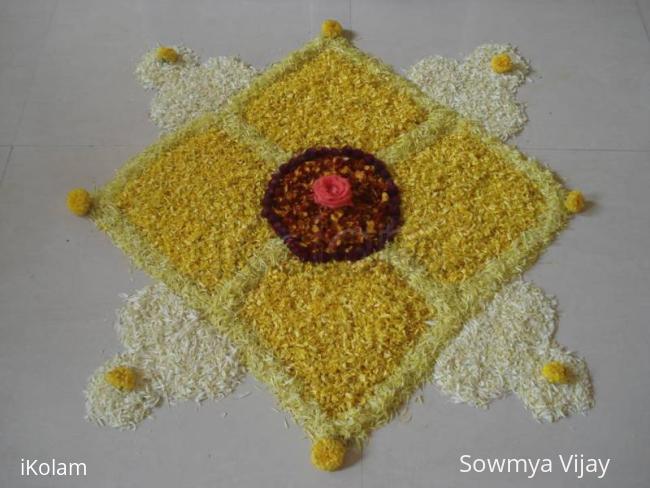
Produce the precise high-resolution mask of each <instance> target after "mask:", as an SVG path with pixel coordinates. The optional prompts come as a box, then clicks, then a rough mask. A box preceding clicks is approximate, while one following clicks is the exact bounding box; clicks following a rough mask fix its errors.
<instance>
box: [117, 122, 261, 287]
mask: <svg viewBox="0 0 650 488" xmlns="http://www.w3.org/2000/svg"><path fill="white" fill-rule="evenodd" d="M272 171H273V165H272V164H271V163H266V162H263V161H259V160H258V158H256V157H255V155H254V154H253V153H252V152H251V151H250V150H248V149H247V148H245V147H243V146H241V145H240V144H238V143H237V142H235V141H234V140H232V139H231V138H230V137H229V136H227V135H226V134H225V133H224V132H222V131H220V130H218V129H210V130H208V131H206V132H203V133H200V134H196V135H193V136H191V137H189V138H187V140H184V141H183V142H182V143H181V144H179V145H177V146H175V147H174V148H172V149H171V150H169V151H166V152H165V153H164V154H163V155H162V156H161V157H159V158H158V159H157V160H156V161H153V162H152V163H151V164H149V165H148V166H147V167H146V169H145V170H144V171H143V172H142V174H140V175H139V176H138V177H137V178H134V179H132V180H130V181H129V183H128V184H127V185H126V187H125V188H124V190H123V191H122V192H121V194H120V196H119V199H118V206H119V207H120V209H121V210H122V211H123V212H124V214H125V215H126V217H127V218H128V220H129V221H130V222H131V223H132V224H134V225H135V226H136V227H138V229H139V230H140V231H141V232H142V233H143V235H144V236H145V238H146V239H147V240H148V242H149V243H150V244H151V245H152V246H153V247H154V248H156V249H158V250H159V251H160V252H161V253H162V254H164V255H165V256H166V257H167V258H169V260H170V261H171V263H172V264H173V265H174V267H176V268H177V270H178V271H179V272H181V273H183V274H185V275H186V276H188V277H191V278H193V279H195V280H197V281H198V283H200V284H201V285H202V286H203V287H205V288H208V289H211V290H214V289H216V287H217V286H218V285H219V284H220V283H221V282H222V281H223V280H224V279H228V278H229V277H231V276H232V275H233V274H234V273H235V272H236V271H237V270H238V269H239V268H240V267H241V266H242V263H245V262H246V261H247V260H248V259H249V258H250V257H251V256H252V255H253V254H255V252H256V251H257V250H258V249H259V248H260V247H261V246H262V245H263V243H264V242H266V241H267V240H268V239H269V238H270V237H271V236H272V232H271V231H270V229H269V227H268V225H267V224H266V222H264V221H262V219H261V217H260V216H259V202H260V200H261V198H262V195H263V192H264V188H265V186H266V182H267V179H268V176H269V175H270V174H271V172H272Z"/></svg>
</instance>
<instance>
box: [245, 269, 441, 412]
mask: <svg viewBox="0 0 650 488" xmlns="http://www.w3.org/2000/svg"><path fill="white" fill-rule="evenodd" d="M242 314H243V316H244V317H246V319H247V320H248V321H249V323H250V326H251V327H254V328H255V330H256V332H257V334H258V335H259V336H260V339H261V341H262V343H264V344H265V345H266V346H268V347H269V348H270V349H271V350H272V351H273V354H274V355H275V356H276V358H277V359H278V360H279V361H280V362H282V363H283V364H284V366H285V367H286V368H287V369H288V370H289V372H290V374H292V375H294V376H295V377H297V378H298V379H299V380H300V381H301V382H302V385H303V395H304V396H305V397H306V398H309V399H315V400H316V401H317V402H318V403H319V404H320V406H321V408H322V409H323V410H324V411H325V412H326V413H327V414H328V415H330V416H332V417H336V416H337V415H340V414H344V413H345V412H346V411H347V410H349V409H350V408H352V407H355V406H359V405H363V404H364V402H365V401H366V400H367V399H368V396H369V394H371V393H372V391H373V388H374V387H375V386H376V385H378V384H379V383H381V382H382V381H383V380H384V379H386V378H387V377H388V376H389V375H390V374H391V373H392V372H394V371H395V369H396V368H397V367H398V366H399V363H400V361H401V359H402V357H403V355H404V354H405V353H406V352H407V350H409V349H410V348H411V347H412V346H413V344H414V343H415V342H416V341H417V339H418V337H419V336H420V335H421V334H422V333H423V332H424V331H425V329H426V327H427V325H426V324H425V320H428V319H430V318H431V313H430V311H429V310H428V308H427V306H426V305H425V303H424V300H423V299H422V298H421V297H420V296H419V295H417V294H416V292H414V291H413V289H412V288H410V287H409V286H408V285H407V284H406V283H405V282H404V281H403V280H402V279H401V278H400V277H399V276H398V275H397V273H396V272H395V271H394V270H393V268H392V267H391V266H390V265H389V264H387V263H385V262H383V261H380V260H379V259H376V258H367V259H365V260H362V261H358V262H356V263H340V262H339V263H329V264H318V265H311V264H307V265H305V264H302V263H300V262H298V261H297V260H289V261H286V262H285V263H284V264H283V265H281V266H279V267H277V268H275V269H272V270H270V271H269V272H268V273H267V274H266V276H265V277H264V278H263V279H262V280H261V282H260V284H259V286H258V287H257V289H255V290H253V291H252V292H251V293H250V295H249V296H248V298H247V300H246V302H245V305H244V307H243V309H242Z"/></svg>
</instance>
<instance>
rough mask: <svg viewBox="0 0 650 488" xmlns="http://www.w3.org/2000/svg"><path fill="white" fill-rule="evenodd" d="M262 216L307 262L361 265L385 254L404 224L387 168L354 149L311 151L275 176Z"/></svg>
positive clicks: (393, 183)
mask: <svg viewBox="0 0 650 488" xmlns="http://www.w3.org/2000/svg"><path fill="white" fill-rule="evenodd" d="M262 207H263V210H262V216H263V217H265V218H266V219H267V220H268V222H269V224H270V225H271V227H272V228H273V230H275V232H276V234H277V235H278V236H279V237H280V238H282V239H283V240H284V242H285V243H286V245H287V247H288V248H289V249H290V250H291V252H293V253H294V254H295V255H296V256H298V258H300V259H301V260H303V261H310V262H314V263H324V262H328V261H357V260H359V259H361V258H364V257H366V256H368V255H369V254H372V253H373V252H375V251H378V250H380V249H383V247H384V246H385V245H386V243H387V242H388V241H390V240H392V239H393V237H394V236H395V234H396V232H397V229H398V227H399V225H400V196H399V190H398V188H397V185H395V182H394V181H393V179H392V178H391V176H390V173H389V172H388V169H387V168H386V165H385V164H384V163H382V162H381V161H380V160H378V159H377V158H375V157H374V156H373V155H372V154H368V153H365V152H363V151H361V150H358V149H352V148H347V147H346V148H342V149H334V148H316V149H308V150H306V151H305V152H303V153H302V154H299V155H297V156H295V157H293V158H292V159H291V160H289V161H288V162H287V163H285V164H283V165H282V166H280V167H279V168H278V170H277V171H276V172H275V173H274V174H273V176H272V177H271V180H270V181H269V184H268V187H267V189H266V193H265V195H264V198H263V200H262Z"/></svg>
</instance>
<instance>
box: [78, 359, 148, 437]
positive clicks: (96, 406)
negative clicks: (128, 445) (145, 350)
mask: <svg viewBox="0 0 650 488" xmlns="http://www.w3.org/2000/svg"><path fill="white" fill-rule="evenodd" d="M117 366H128V367H131V368H134V369H135V370H136V372H137V383H136V385H137V386H136V388H135V390H133V391H129V392H124V391H120V390H118V389H117V388H115V387H114V386H112V385H110V384H109V383H108V382H107V381H106V379H105V375H106V373H107V372H108V371H110V370H111V369H113V368H115V367H117ZM84 394H85V396H86V420H88V421H90V422H94V423H96V424H97V425H100V426H108V427H113V428H116V429H135V427H136V426H137V424H139V423H140V422H142V421H143V420H144V419H145V418H147V417H148V416H149V415H151V411H152V409H153V408H154V407H155V406H156V405H158V404H159V403H160V394H159V393H158V392H157V391H156V389H155V388H154V387H153V385H152V382H151V378H150V377H148V376H147V373H146V372H145V371H144V370H143V368H142V358H140V357H139V356H138V355H136V354H118V355H117V356H114V357H113V358H111V359H109V360H108V361H107V362H105V363H104V364H103V365H102V366H100V367H99V368H98V369H97V370H96V371H95V372H94V373H93V375H92V376H91V377H90V379H89V380H88V386H87V387H86V391H85V392H84Z"/></svg>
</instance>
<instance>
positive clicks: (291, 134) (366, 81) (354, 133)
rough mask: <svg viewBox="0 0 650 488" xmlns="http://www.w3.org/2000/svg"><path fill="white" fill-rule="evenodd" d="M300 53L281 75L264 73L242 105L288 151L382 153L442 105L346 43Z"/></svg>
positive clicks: (261, 129)
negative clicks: (330, 149) (322, 148)
mask: <svg viewBox="0 0 650 488" xmlns="http://www.w3.org/2000/svg"><path fill="white" fill-rule="evenodd" d="M300 55H301V59H300V61H301V62H300V63H299V65H296V63H292V64H291V65H290V66H287V69H286V70H284V71H282V73H281V75H280V76H278V75H277V73H276V71H277V68H276V70H275V71H270V73H269V74H268V75H267V76H266V77H265V76H264V75H263V76H262V78H261V79H260V80H258V83H257V84H256V85H254V87H253V88H252V89H251V90H250V91H249V92H247V93H246V94H245V95H244V96H245V101H243V102H242V103H241V105H240V106H239V107H238V115H239V116H240V117H241V118H242V119H243V120H244V121H245V122H246V124H248V125H249V126H251V127H253V128H254V129H256V130H257V131H258V132H259V133H260V134H261V135H262V136H263V137H265V138H267V139H268V140H270V141H272V142H274V143H275V144H277V145H278V146H279V147H280V148H282V149H283V150H285V151H287V152H288V153H296V152H299V151H301V150H303V149H306V148H308V147H314V146H330V147H343V146H352V147H356V148H359V149H363V150H366V151H369V152H377V151H379V150H380V149H383V148H386V147H388V146H390V145H392V144H393V143H395V142H396V140H397V139H398V138H399V137H400V136H401V135H403V134H405V133H408V132H409V131H411V130H413V129H414V128H415V127H416V126H418V125H420V124H422V123H423V122H425V121H426V120H427V118H428V117H429V114H430V111H431V109H432V107H433V106H435V104H432V103H430V101H429V103H426V102H424V103H423V99H422V98H421V97H420V96H418V94H417V92H415V93H414V92H413V90H412V88H411V87H410V86H409V85H407V84H404V80H401V79H399V78H397V77H396V75H395V74H394V73H392V72H391V71H390V70H387V69H385V67H384V66H383V65H381V64H380V63H378V62H376V61H374V60H372V59H371V58H369V57H367V56H365V55H362V54H361V53H359V52H358V51H352V50H350V49H349V47H348V45H347V44H346V43H345V42H344V41H343V40H339V39H334V40H330V41H328V42H327V43H325V44H323V43H316V44H314V45H308V47H307V48H306V49H305V50H303V51H302V52H300ZM396 79H397V80H399V82H396ZM400 82H401V83H400Z"/></svg>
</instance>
